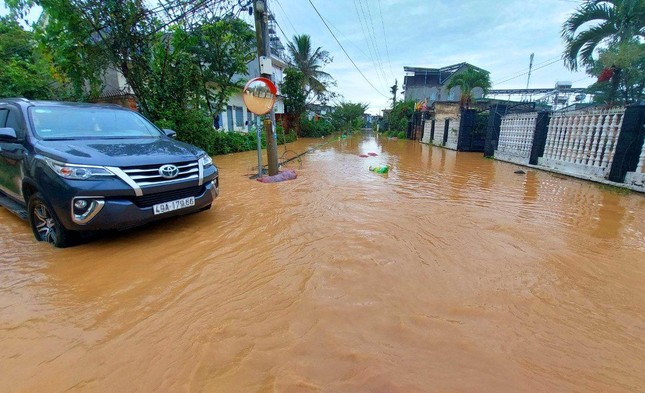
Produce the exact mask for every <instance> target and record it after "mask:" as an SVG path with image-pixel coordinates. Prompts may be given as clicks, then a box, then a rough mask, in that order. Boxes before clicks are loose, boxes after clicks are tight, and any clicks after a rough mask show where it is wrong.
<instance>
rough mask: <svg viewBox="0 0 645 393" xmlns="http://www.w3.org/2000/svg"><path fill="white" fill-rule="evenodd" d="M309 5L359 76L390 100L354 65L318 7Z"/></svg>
mask: <svg viewBox="0 0 645 393" xmlns="http://www.w3.org/2000/svg"><path fill="white" fill-rule="evenodd" d="M309 4H311V6H312V7H313V9H314V11H316V14H318V17H319V18H320V20H322V22H323V23H324V24H325V27H327V30H329V32H330V33H331V35H332V36H333V37H334V39H335V40H336V43H338V46H340V48H341V49H342V50H343V52H344V53H345V56H347V58H348V59H349V61H350V62H351V63H352V65H353V66H354V68H356V71H358V73H359V74H361V76H362V77H363V79H365V81H366V82H367V83H368V84H369V85H370V86H372V89H374V90H375V91H376V92H377V93H379V94H380V95H382V96H383V97H385V98H390V97H389V96H387V95H385V94H383V93H382V92H381V91H380V90H379V89H377V88H376V87H374V85H373V84H372V82H370V80H369V79H367V77H366V76H365V74H363V72H362V71H361V70H360V68H358V66H357V65H356V63H354V60H352V58H351V57H350V56H349V53H347V51H346V50H345V48H344V47H343V44H341V43H340V41H338V38H337V37H336V34H334V32H333V31H331V29H330V28H329V25H328V24H327V22H326V21H325V18H323V17H322V15H321V14H320V12H319V11H318V8H316V6H315V5H314V3H313V2H312V1H311V0H309Z"/></svg>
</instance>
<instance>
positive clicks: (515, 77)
mask: <svg viewBox="0 0 645 393" xmlns="http://www.w3.org/2000/svg"><path fill="white" fill-rule="evenodd" d="M560 60H561V59H560V57H558V59H557V60H554V61H552V62H550V63H547V64H545V65H543V66H542V67H535V68H533V71H537V70H540V69H542V68H545V67H548V66H550V65H552V64H555V63H557V62H559V61H560ZM528 73H529V71H526V72H524V73H522V74H519V75H516V76H514V77H512V78H508V79H505V80H503V81H501V82H495V83H494V84H492V86H495V85H499V84H502V83H505V82H508V81H510V80H513V79H517V78H519V77H521V76H524V75H527V74H528Z"/></svg>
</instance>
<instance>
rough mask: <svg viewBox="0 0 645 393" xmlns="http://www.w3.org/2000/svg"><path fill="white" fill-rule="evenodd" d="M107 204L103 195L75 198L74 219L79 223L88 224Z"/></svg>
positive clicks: (73, 205)
mask: <svg viewBox="0 0 645 393" xmlns="http://www.w3.org/2000/svg"><path fill="white" fill-rule="evenodd" d="M104 205H105V200H103V198H101V197H89V198H83V199H80V198H79V199H74V201H73V202H72V212H71V213H72V221H74V222H75V223H77V224H81V225H84V224H87V223H88V222H90V220H92V218H94V217H95V216H96V215H97V214H98V213H99V212H100V211H101V209H103V206H104Z"/></svg>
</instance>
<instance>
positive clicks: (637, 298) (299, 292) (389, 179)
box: [0, 135, 645, 392]
mask: <svg viewBox="0 0 645 393" xmlns="http://www.w3.org/2000/svg"><path fill="white" fill-rule="evenodd" d="M320 142H322V141H321V140H311V139H310V140H301V141H299V142H297V143H294V144H291V145H290V146H289V149H290V150H293V151H297V152H301V151H304V150H306V149H307V148H308V147H309V146H311V145H313V144H317V143H320ZM283 149H284V148H283V147H280V153H281V154H282V152H283V151H284V150H283ZM368 152H376V153H378V154H379V155H378V156H376V157H369V158H361V157H359V156H358V154H359V153H368ZM289 154H291V153H288V154H287V155H289ZM255 160H256V155H255V153H254V152H247V153H241V154H232V155H227V156H218V157H215V162H216V163H217V164H218V166H219V167H220V171H221V181H220V184H221V188H222V194H221V196H220V198H219V199H218V200H217V201H216V203H215V204H214V205H213V209H212V210H210V211H208V212H205V213H200V214H195V215H191V216H188V217H183V218H177V219H170V220H167V221H164V222H161V223H157V224H154V225H149V226H147V227H144V228H140V229H136V230H133V231H129V232H125V233H120V234H115V235H113V236H108V237H105V238H100V239H97V240H94V241H92V242H90V243H87V244H83V245H80V246H78V247H75V248H70V249H63V250H58V249H53V248H51V247H49V246H48V245H46V244H39V243H36V242H35V241H34V240H33V237H32V235H31V233H30V230H29V228H28V226H27V224H26V223H24V222H22V221H20V220H19V219H18V218H16V217H15V216H13V215H12V214H10V213H8V212H7V211H6V210H4V209H0V248H1V250H2V253H1V255H0V391H2V392H62V391H84V392H85V391H89V392H95V391H96V392H133V391H142V392H318V391H321V392H520V391H521V392H636V391H641V392H642V391H645V289H644V288H645V197H644V196H643V195H637V194H627V195H623V194H620V193H616V192H615V191H612V190H607V189H603V188H601V187H599V186H598V185H595V184H592V183H587V182H583V181H578V180H573V179H569V178H563V177H559V176H554V175H553V174H550V173H546V172H539V171H534V170H531V169H528V170H527V169H525V170H526V171H527V173H526V174H515V173H513V172H514V171H515V170H517V169H518V168H517V167H516V166H514V165H510V164H506V163H501V162H495V161H492V160H486V159H483V158H482V155H481V154H474V153H473V154H471V153H456V152H454V151H449V150H443V149H440V148H437V147H431V146H426V145H422V144H419V143H417V142H410V141H388V140H385V139H383V138H374V137H373V136H371V135H358V136H354V137H352V138H348V139H347V140H342V141H335V142H332V143H329V144H327V145H326V146H323V147H322V148H320V149H319V150H316V151H315V152H313V153H311V154H308V155H306V156H304V157H303V158H302V163H301V165H300V164H299V163H297V162H293V163H292V164H290V167H293V168H295V169H296V170H297V171H298V175H299V176H298V179H297V180H295V181H290V182H285V183H280V184H261V183H259V182H256V181H252V180H249V179H248V174H252V173H253V171H254V170H253V168H252V167H253V165H254V163H255ZM265 162H266V161H265ZM385 163H387V164H388V165H390V166H391V170H390V172H389V174H388V175H379V174H375V173H373V172H370V171H369V170H368V167H369V166H370V165H377V164H385Z"/></svg>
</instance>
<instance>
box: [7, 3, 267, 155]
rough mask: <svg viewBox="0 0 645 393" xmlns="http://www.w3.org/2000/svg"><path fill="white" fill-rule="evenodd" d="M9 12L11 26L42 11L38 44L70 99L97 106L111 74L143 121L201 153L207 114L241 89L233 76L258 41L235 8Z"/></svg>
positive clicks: (21, 6)
mask: <svg viewBox="0 0 645 393" xmlns="http://www.w3.org/2000/svg"><path fill="white" fill-rule="evenodd" d="M7 4H8V5H9V6H10V7H11V15H12V16H13V17H14V18H18V17H20V16H22V15H24V14H25V12H26V11H27V10H28V9H29V8H30V7H32V6H36V5H37V6H40V7H42V9H43V15H44V17H43V18H42V20H41V21H42V22H43V23H40V24H39V25H38V26H37V28H36V32H37V34H36V36H37V37H38V39H39V41H40V43H41V47H42V48H43V49H44V52H45V56H46V58H47V59H48V60H49V61H50V62H51V64H52V67H53V69H54V70H55V73H54V75H55V77H56V79H57V80H59V81H60V82H61V83H62V84H63V85H66V86H68V87H69V88H68V91H69V96H70V97H71V98H74V99H77V100H88V99H89V100H91V99H96V98H97V97H98V96H99V94H100V93H101V91H102V89H103V82H104V79H103V75H104V74H105V73H106V72H110V70H112V71H114V70H116V71H118V72H119V73H120V74H121V75H123V77H124V78H125V80H126V81H127V84H128V86H129V87H130V88H131V89H132V92H133V93H134V95H135V96H136V98H137V101H138V104H139V108H140V109H141V111H142V112H143V114H144V115H146V116H147V117H149V118H150V119H151V120H153V121H155V122H158V123H160V124H163V125H164V126H166V127H172V128H174V129H175V130H176V131H177V133H178V138H180V139H182V140H186V141H189V142H192V143H195V144H197V145H200V146H202V147H205V148H206V147H207V146H208V144H209V143H210V142H209V139H208V135H207V134H208V133H209V132H208V130H210V129H211V119H212V116H211V114H210V112H211V110H214V111H216V112H219V111H221V110H222V109H223V107H224V105H225V103H226V101H227V100H228V98H229V97H230V95H231V94H232V93H233V92H234V91H236V90H238V89H240V88H241V86H240V83H239V81H238V80H236V79H235V78H234V75H236V74H246V72H247V68H246V65H247V63H248V61H250V60H251V59H253V58H254V48H255V45H254V42H255V34H254V33H253V31H252V29H251V27H250V26H248V25H247V24H246V23H245V22H243V21H241V20H239V19H237V18H235V17H234V16H233V15H232V13H231V12H230V11H231V10H232V9H234V7H236V6H239V3H238V2H237V1H234V0H218V1H214V0H207V1H201V2H198V3H195V2H187V1H184V0H162V1H161V2H160V3H159V4H158V5H155V6H151V5H150V4H149V3H148V2H144V1H143V0H110V1H103V0H71V1H70V0H9V1H8V2H7ZM209 5H210V6H211V7H209ZM227 7H228V8H227ZM217 10H219V11H220V14H219V15H216V14H215V11H217ZM199 133H204V135H198V134H199ZM211 139H212V138H211Z"/></svg>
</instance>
